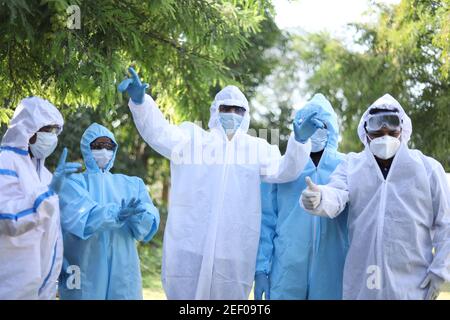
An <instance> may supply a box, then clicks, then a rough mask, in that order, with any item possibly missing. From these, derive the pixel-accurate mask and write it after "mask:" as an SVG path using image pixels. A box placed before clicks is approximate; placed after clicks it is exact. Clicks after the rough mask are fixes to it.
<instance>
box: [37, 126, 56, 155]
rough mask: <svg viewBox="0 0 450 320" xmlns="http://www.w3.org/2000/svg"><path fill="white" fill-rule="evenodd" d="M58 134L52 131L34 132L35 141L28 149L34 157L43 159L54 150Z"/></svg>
mask: <svg viewBox="0 0 450 320" xmlns="http://www.w3.org/2000/svg"><path fill="white" fill-rule="evenodd" d="M57 144H58V136H57V135H56V133H52V132H36V142H35V143H33V144H30V150H31V153H32V154H33V157H35V158H36V159H45V158H47V157H48V156H49V155H51V154H52V152H53V151H55V148H56V145H57Z"/></svg>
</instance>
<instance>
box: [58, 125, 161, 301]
mask: <svg viewBox="0 0 450 320" xmlns="http://www.w3.org/2000/svg"><path fill="white" fill-rule="evenodd" d="M98 137H108V138H111V139H112V140H113V141H114V143H116V148H115V151H114V156H113V158H112V159H111V160H110V162H109V163H108V165H107V166H106V167H105V169H103V170H101V169H100V168H99V167H98V165H97V163H96V161H95V160H94V158H93V156H92V153H91V148H90V143H91V142H92V141H94V140H95V139H97V138H98ZM117 149H118V146H117V142H116V140H115V138H114V136H113V134H112V133H111V132H110V131H109V130H108V129H106V128H105V127H103V126H101V125H99V124H96V123H94V124H92V125H90V126H89V128H88V129H87V130H86V131H85V133H84V134H83V137H82V139H81V152H82V154H83V158H84V161H85V164H86V171H85V172H83V173H80V174H73V175H71V176H70V179H68V180H67V182H66V183H65V184H64V186H63V190H62V192H61V193H60V195H59V198H60V207H61V224H62V229H63V240H64V262H63V270H62V272H61V276H60V281H59V293H60V297H61V299H63V300H64V299H77V300H78V299H98V300H105V299H107V300H111V299H142V279H141V272H140V266H139V257H138V252H137V248H136V241H144V242H147V241H150V240H151V239H152V237H153V236H154V235H155V233H156V231H157V230H158V227H159V212H158V209H156V207H155V206H154V205H153V203H152V200H151V199H150V197H149V194H148V192H147V189H146V186H145V184H144V182H143V181H142V179H140V178H138V177H130V176H126V175H123V174H112V173H111V172H109V170H110V169H111V167H112V166H113V162H114V158H115V156H116V152H117ZM133 197H134V198H137V199H140V200H141V202H142V205H143V207H144V208H145V209H146V211H145V212H143V213H139V214H137V215H133V216H131V217H129V218H128V219H127V220H125V221H122V222H121V221H119V219H118V213H119V210H120V205H121V201H122V199H125V201H126V203H128V202H129V201H130V200H131V198H133Z"/></svg>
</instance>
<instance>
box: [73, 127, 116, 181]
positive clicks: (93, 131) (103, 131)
mask: <svg viewBox="0 0 450 320" xmlns="http://www.w3.org/2000/svg"><path fill="white" fill-rule="evenodd" d="M99 137H108V138H110V139H111V140H112V141H113V142H114V143H115V144H116V148H115V149H114V154H113V157H112V158H111V160H110V161H109V163H108V164H107V166H106V167H105V169H104V171H109V170H111V168H112V167H113V165H114V159H115V158H116V154H117V149H119V145H118V143H117V141H116V139H115V138H114V135H113V133H112V132H111V131H109V130H108V129H107V128H105V127H104V126H102V125H100V124H98V123H95V122H94V123H93V124H91V125H90V126H89V127H88V128H87V129H86V131H85V132H84V133H83V136H82V137H81V142H80V149H81V154H82V155H83V158H84V163H85V164H86V171H87V172H90V173H93V172H102V170H101V169H100V168H99V167H98V165H97V162H96V161H95V159H94V157H93V155H92V151H91V142H92V141H94V140H95V139H97V138H99Z"/></svg>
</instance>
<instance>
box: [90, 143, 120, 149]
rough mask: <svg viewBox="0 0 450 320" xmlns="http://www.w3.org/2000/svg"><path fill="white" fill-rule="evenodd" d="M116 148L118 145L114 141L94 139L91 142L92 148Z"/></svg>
mask: <svg viewBox="0 0 450 320" xmlns="http://www.w3.org/2000/svg"><path fill="white" fill-rule="evenodd" d="M115 148H116V145H115V144H114V143H112V142H106V141H101V142H100V141H94V142H91V149H92V150H101V149H106V150H114V149H115Z"/></svg>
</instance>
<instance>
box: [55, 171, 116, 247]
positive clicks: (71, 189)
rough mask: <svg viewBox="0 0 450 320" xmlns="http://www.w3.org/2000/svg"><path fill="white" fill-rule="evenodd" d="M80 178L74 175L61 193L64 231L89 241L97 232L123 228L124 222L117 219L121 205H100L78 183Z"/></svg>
mask: <svg viewBox="0 0 450 320" xmlns="http://www.w3.org/2000/svg"><path fill="white" fill-rule="evenodd" d="M77 176H78V177H77ZM79 176H80V175H72V176H71V177H70V178H69V179H67V180H66V182H65V183H64V185H63V187H62V189H61V192H60V193H59V204H60V209H61V225H62V229H63V231H65V232H70V233H72V234H74V235H76V236H77V237H79V238H81V239H88V238H89V237H91V236H92V235H93V234H94V233H96V232H100V231H104V230H108V229H113V228H120V227H122V226H123V222H119V220H118V218H117V216H118V213H119V210H120V207H119V205H117V204H115V203H110V204H107V205H99V204H98V203H97V202H96V201H94V200H93V199H92V198H91V195H90V194H89V192H88V191H87V190H86V188H85V187H84V185H83V183H82V182H81V181H78V179H79Z"/></svg>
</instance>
